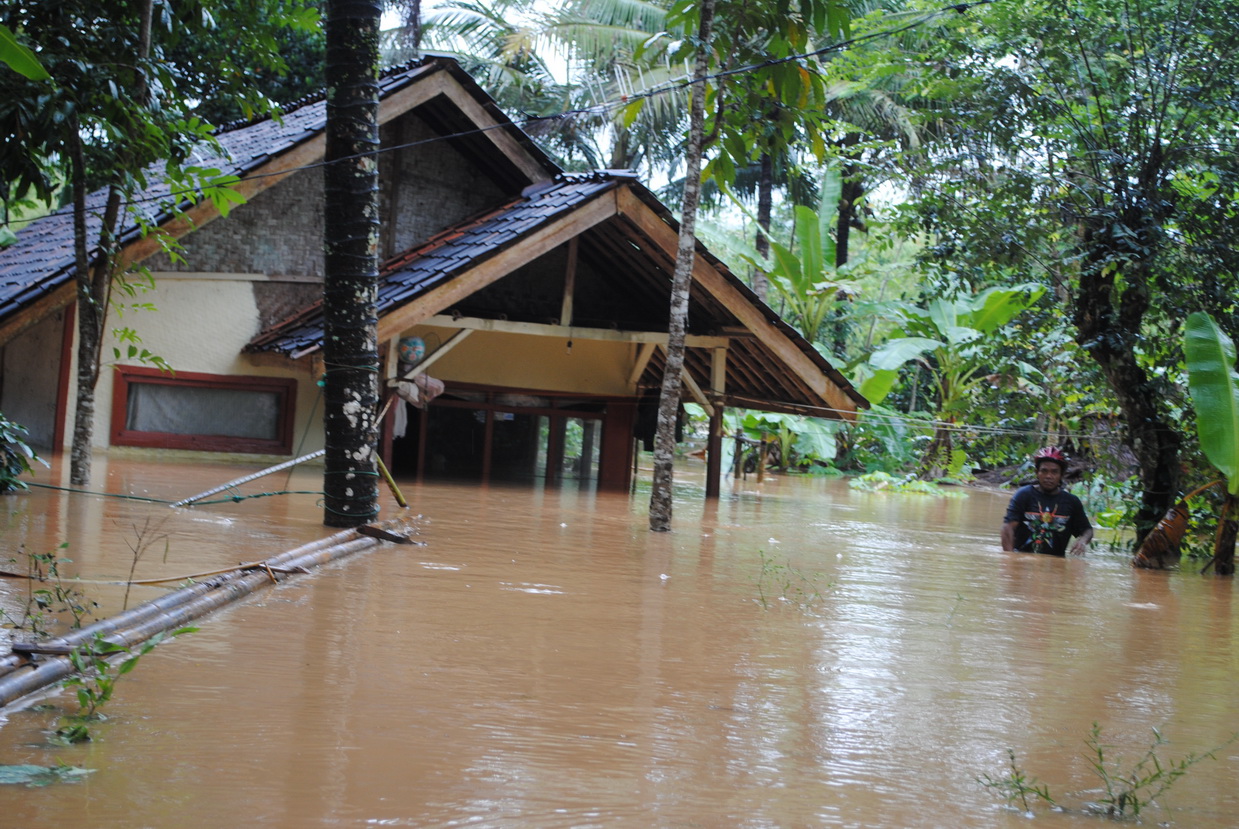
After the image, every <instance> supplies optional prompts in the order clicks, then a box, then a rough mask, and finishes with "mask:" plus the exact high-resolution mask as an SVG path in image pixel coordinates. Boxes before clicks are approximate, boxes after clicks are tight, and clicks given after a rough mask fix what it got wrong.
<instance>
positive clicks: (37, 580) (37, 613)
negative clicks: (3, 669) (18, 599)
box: [0, 543, 99, 639]
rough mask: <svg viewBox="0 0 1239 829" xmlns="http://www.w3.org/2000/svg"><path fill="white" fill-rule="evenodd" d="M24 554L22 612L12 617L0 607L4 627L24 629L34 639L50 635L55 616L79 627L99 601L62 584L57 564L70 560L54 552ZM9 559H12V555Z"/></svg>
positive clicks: (11, 560)
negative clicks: (24, 578) (24, 572)
mask: <svg viewBox="0 0 1239 829" xmlns="http://www.w3.org/2000/svg"><path fill="white" fill-rule="evenodd" d="M68 546H69V545H68V544H67V543H66V544H61V545H60V547H59V549H60V550H63V549H65V548H66V547H68ZM25 558H26V585H27V592H26V603H25V606H24V607H23V609H22V613H21V616H20V617H13V616H11V615H9V614H7V613H5V612H4V611H3V610H0V620H3V622H4V624H5V625H6V626H7V627H11V628H13V629H15V630H22V631H27V632H29V633H30V634H31V635H32V636H34V637H35V638H36V639H47V638H50V637H51V636H53V635H54V630H53V629H54V627H55V626H56V624H57V623H58V620H60V619H63V618H65V617H66V616H67V617H68V618H69V620H70V621H69V627H70V628H71V629H73V630H76V629H78V628H80V627H81V626H82V620H83V619H84V618H86V616H88V615H89V614H90V613H91V609H92V608H95V607H98V606H99V605H98V603H97V602H95V601H93V600H91V599H89V598H87V597H86V595H85V594H84V593H82V592H81V591H80V590H78V589H77V588H75V587H72V586H70V585H67V584H65V581H64V578H63V577H62V576H61V573H60V568H61V565H64V564H70V563H72V562H71V560H70V559H67V558H60V557H59V555H58V554H57V553H55V552H51V553H29V554H27V555H26V557H25ZM9 561H10V562H14V561H15V559H9Z"/></svg>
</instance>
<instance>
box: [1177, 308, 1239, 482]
mask: <svg viewBox="0 0 1239 829" xmlns="http://www.w3.org/2000/svg"><path fill="white" fill-rule="evenodd" d="M1183 355H1184V357H1185V358H1186V361H1187V374H1188V387H1189V388H1190V389H1191V393H1192V403H1193V404H1194V406H1195V408H1196V433H1197V435H1198V436H1199V437H1200V448H1201V451H1203V452H1204V453H1205V457H1207V458H1208V459H1209V462H1210V463H1212V464H1213V465H1214V466H1216V467H1217V468H1218V470H1219V471H1220V472H1221V473H1222V474H1223V475H1225V476H1226V490H1227V492H1229V493H1230V494H1231V495H1239V374H1236V373H1235V344H1234V342H1232V341H1231V339H1230V337H1228V336H1227V335H1226V333H1225V332H1224V331H1222V329H1220V328H1219V327H1218V325H1217V323H1216V322H1214V321H1213V318H1212V317H1210V316H1209V315H1208V314H1204V313H1200V312H1197V313H1194V314H1192V315H1191V316H1189V317H1188V318H1187V322H1186V323H1185V324H1184V326H1183Z"/></svg>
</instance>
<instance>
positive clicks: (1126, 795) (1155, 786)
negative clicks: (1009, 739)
mask: <svg viewBox="0 0 1239 829" xmlns="http://www.w3.org/2000/svg"><path fill="white" fill-rule="evenodd" d="M1153 738H1154V739H1153V743H1152V745H1150V746H1149V747H1148V749H1147V750H1146V751H1145V752H1144V754H1142V755H1141V756H1140V759H1139V760H1137V761H1136V763H1135V764H1134V765H1132V766H1131V767H1130V768H1123V767H1122V765H1121V760H1115V759H1112V758H1111V757H1109V756H1107V754H1108V752H1110V751H1111V750H1112V749H1113V748H1114V747H1113V746H1110V745H1106V744H1104V743H1102V741H1101V726H1100V725H1098V724H1097V723H1096V722H1094V723H1093V727H1092V729H1091V730H1090V731H1089V736H1088V737H1087V738H1085V741H1084V742H1085V745H1087V746H1088V749H1089V752H1088V756H1087V759H1088V763H1089V766H1090V767H1092V769H1093V772H1094V773H1096V775H1097V777H1098V778H1099V779H1100V780H1101V783H1102V792H1103V794H1102V797H1101V798H1100V799H1099V800H1098V801H1097V802H1096V803H1090V804H1087V808H1088V810H1089V811H1090V812H1092V813H1094V814H1100V815H1104V816H1106V817H1109V818H1112V819H1114V820H1127V819H1137V820H1138V819H1139V818H1140V813H1141V812H1142V811H1143V810H1144V809H1145V808H1147V807H1148V806H1149V805H1151V804H1152V803H1153V802H1154V801H1155V800H1156V799H1157V798H1158V797H1160V796H1161V795H1163V794H1165V793H1166V791H1167V790H1169V789H1170V787H1171V786H1173V785H1174V784H1175V782H1176V781H1178V780H1179V779H1180V778H1182V777H1183V775H1185V774H1187V772H1188V771H1189V770H1190V769H1191V767H1192V766H1194V765H1196V764H1197V763H1199V762H1201V761H1202V760H1206V759H1207V760H1215V759H1217V756H1216V755H1217V752H1219V751H1221V750H1222V749H1223V748H1225V747H1226V746H1228V745H1230V744H1231V743H1233V742H1235V740H1236V739H1239V733H1237V734H1233V735H1231V737H1230V739H1229V740H1227V741H1226V742H1224V743H1223V744H1222V745H1220V746H1218V747H1216V748H1214V749H1211V750H1209V751H1206V752H1204V753H1202V754H1188V755H1186V756H1185V757H1181V758H1179V759H1178V760H1168V761H1165V760H1162V759H1161V758H1160V757H1158V756H1157V750H1158V749H1159V748H1161V747H1162V746H1164V745H1167V740H1166V739H1165V738H1164V737H1162V735H1161V732H1159V731H1158V730H1157V729H1156V728H1155V729H1153ZM1007 758H1008V761H1009V766H1008V770H1007V772H1006V773H1005V774H1004V775H1003V776H1001V777H992V776H990V775H989V774H983V775H981V776H980V777H978V778H977V782H979V783H980V784H981V785H982V786H984V787H985V788H987V789H989V790H991V791H993V792H996V793H997V794H998V795H999V796H1000V797H1002V798H1003V799H1004V800H1005V801H1006V802H1007V804H1008V805H1010V806H1014V805H1015V804H1016V803H1019V805H1020V808H1021V809H1022V810H1023V811H1024V812H1026V813H1030V814H1031V812H1032V807H1033V805H1034V804H1035V803H1036V802H1037V801H1038V800H1040V801H1042V802H1043V803H1045V804H1046V805H1047V806H1051V807H1054V808H1058V807H1059V804H1057V803H1056V802H1055V801H1054V799H1053V798H1052V797H1051V796H1050V791H1049V787H1047V786H1046V785H1045V784H1043V783H1039V782H1038V781H1037V779H1036V778H1035V777H1030V776H1029V775H1028V774H1027V773H1026V772H1025V771H1024V770H1023V769H1022V768H1021V767H1020V766H1019V765H1018V764H1017V763H1016V761H1015V751H1014V750H1013V749H1010V748H1009V749H1007Z"/></svg>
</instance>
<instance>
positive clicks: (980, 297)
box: [860, 283, 1045, 478]
mask: <svg viewBox="0 0 1239 829" xmlns="http://www.w3.org/2000/svg"><path fill="white" fill-rule="evenodd" d="M1044 293H1045V287H1044V286H1042V285H1037V284H1035V283H1028V284H1023V285H1016V286H1014V287H1009V288H1002V287H995V288H989V289H987V290H984V291H981V292H980V293H977V294H966V295H963V296H958V297H954V298H950V299H947V298H938V299H934V300H932V301H930V302H929V303H928V304H927V305H925V306H924V307H921V306H916V305H912V304H910V303H901V302H896V303H890V304H889V305H888V316H889V318H890V319H891V320H892V321H893V322H894V323H895V324H896V325H898V326H899V329H900V333H902V334H903V336H901V337H895V338H893V339H890V340H887V341H886V342H885V343H883V344H882V345H881V346H879V347H878V348H877V349H875V350H874V352H873V353H872V354H871V355H870V356H869V360H868V365H867V366H866V367H865V368H866V370H865V371H864V372H863V373H864V379H863V382H862V383H861V386H860V391H861V393H862V394H864V395H865V397H866V398H868V399H869V401H870V402H871V403H878V402H881V400H882V398H884V397H885V396H886V394H888V393H889V392H890V390H891V389H892V388H893V386H894V384H895V381H896V379H897V378H898V376H899V371H900V369H902V368H903V367H904V366H905V365H907V364H908V363H912V362H915V363H918V364H919V365H921V366H923V367H924V368H925V369H926V370H927V371H928V372H929V374H930V376H931V377H932V378H933V384H934V387H935V389H936V391H937V395H936V397H937V400H936V411H935V420H936V422H937V425H936V426H935V429H934V437H933V440H931V441H930V443H929V446H928V447H927V448H926V451H925V456H924V458H923V460H922V470H921V473H922V476H923V477H927V478H932V477H940V474H941V473H942V472H943V470H944V469H946V468H948V467H951V466H955V465H958V461H959V455H958V452H956V451H955V450H954V449H953V447H952V445H951V424H953V423H954V422H955V421H956V419H957V418H958V417H960V416H961V415H963V414H965V413H966V412H967V411H968V409H969V408H970V406H971V403H972V401H973V398H974V396H975V395H976V392H977V390H978V388H979V387H980V386H981V384H982V383H984V382H985V378H986V377H987V376H988V375H989V374H990V373H991V367H990V364H989V363H988V362H987V361H986V359H985V345H986V339H987V338H990V337H992V336H993V335H994V334H995V333H996V332H997V331H998V329H1000V328H1002V327H1003V326H1004V325H1006V324H1007V323H1009V322H1010V321H1011V320H1012V319H1014V318H1015V317H1016V316H1017V315H1018V314H1020V313H1022V312H1023V311H1025V310H1027V309H1028V308H1030V307H1031V306H1032V305H1033V304H1034V303H1036V302H1037V300H1038V299H1040V298H1041V295H1042V294H1044Z"/></svg>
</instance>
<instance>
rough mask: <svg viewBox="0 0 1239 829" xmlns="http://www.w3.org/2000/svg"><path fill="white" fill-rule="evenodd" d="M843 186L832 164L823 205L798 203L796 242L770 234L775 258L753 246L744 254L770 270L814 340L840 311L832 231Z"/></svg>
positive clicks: (792, 314) (788, 311)
mask: <svg viewBox="0 0 1239 829" xmlns="http://www.w3.org/2000/svg"><path fill="white" fill-rule="evenodd" d="M723 189H724V191H725V192H728V193H729V195H730V190H729V189H728V188H726V187H725V186H724V187H723ZM839 190H840V183H839V171H838V170H837V169H835V168H830V169H829V170H828V171H827V173H826V175H825V176H824V177H823V179H822V183H821V188H820V192H821V197H820V199H819V202H818V205H817V208H816V209H811V208H809V207H804V206H801V205H796V206H795V207H794V208H793V216H794V219H793V223H792V243H791V244H790V245H784V244H783V243H782V242H780V241H779V240H778V239H776V238H774V237H773V236H772V235H770V234H766V238H767V241H768V243H769V246H770V255H771V259H769V260H767V259H765V258H764V257H762V256H761V255H760V254H758V253H757V251H756V250H755V249H752V248H750V249H748V250H744V251H742V252H741V253H740V257H741V258H742V259H743V261H745V262H747V263H748V265H749V266H750V267H752V268H754V269H756V270H761V271H764V272H765V274H766V276H767V278H768V279H769V280H770V285H771V286H772V287H773V288H774V289H775V291H776V292H777V294H778V299H779V300H780V301H781V302H782V307H783V312H784V314H785V315H786V316H787V317H788V321H789V322H790V323H791V324H792V325H793V326H795V327H796V328H797V329H799V331H800V333H801V334H803V335H804V337H805V338H806V339H808V340H809V341H813V340H815V339H817V336H818V333H819V332H820V331H821V329H822V325H823V324H824V323H825V322H826V320H827V319H828V318H829V317H830V316H831V314H833V313H834V312H835V311H836V309H837V307H838V304H839V300H838V294H839V291H840V289H841V288H842V287H844V286H843V285H842V284H841V283H840V282H838V281H837V280H838V277H839V275H838V273H837V272H836V269H835V243H834V239H833V238H832V236H831V228H832V227H833V225H834V219H835V215H836V213H837V211H838V206H839ZM732 201H733V202H734V203H735V204H736V205H737V206H738V207H740V209H741V210H745V211H746V212H747V210H746V208H745V207H744V206H743V204H742V203H741V202H740V200H739V199H738V198H736V197H735V196H732ZM750 218H753V219H754V224H755V225H756V219H755V217H753V216H752V215H751V214H750ZM758 229H759V230H760V226H758ZM763 232H764V231H763Z"/></svg>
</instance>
